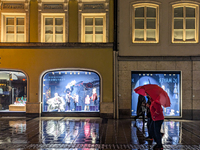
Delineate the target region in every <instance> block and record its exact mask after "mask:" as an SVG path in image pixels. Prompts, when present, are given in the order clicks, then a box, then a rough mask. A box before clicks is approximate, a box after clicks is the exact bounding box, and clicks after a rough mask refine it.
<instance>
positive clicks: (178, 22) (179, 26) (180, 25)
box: [174, 19, 183, 29]
mask: <svg viewBox="0 0 200 150" xmlns="http://www.w3.org/2000/svg"><path fill="white" fill-rule="evenodd" d="M174 29H183V19H174Z"/></svg>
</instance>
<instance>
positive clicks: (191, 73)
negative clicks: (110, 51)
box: [115, 0, 200, 119]
mask: <svg viewBox="0 0 200 150" xmlns="http://www.w3.org/2000/svg"><path fill="white" fill-rule="evenodd" d="M199 4H200V1H198V0H197V1H177V0H167V1H162V0H154V1H146V0H140V1H138V0H126V1H122V0H119V1H118V12H119V13H118V31H119V34H118V42H119V46H118V49H119V51H118V55H117V58H116V61H117V63H118V65H117V66H116V76H117V77H118V79H117V80H116V83H117V88H118V89H117V91H118V93H117V95H118V96H117V100H116V105H115V107H116V108H117V110H118V114H117V115H118V117H119V118H130V117H132V116H134V115H136V108H137V95H136V93H134V91H133V89H134V88H136V87H137V86H140V85H144V84H149V83H151V84H158V85H159V86H161V87H162V88H164V89H165V90H166V92H167V93H168V94H169V96H170V99H171V107H169V108H165V109H164V114H165V117H166V118H182V119H200V117H199V115H198V114H199V111H200V108H199V104H200V95H199V90H200V84H199V83H200V82H199V79H200V76H199V71H200V67H199V66H200V57H199V55H200V51H199V47H200V42H199Z"/></svg>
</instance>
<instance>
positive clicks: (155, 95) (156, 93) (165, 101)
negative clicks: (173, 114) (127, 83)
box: [134, 84, 171, 107]
mask: <svg viewBox="0 0 200 150" xmlns="http://www.w3.org/2000/svg"><path fill="white" fill-rule="evenodd" d="M134 91H135V92H136V93H138V94H140V95H143V96H146V93H147V94H149V96H151V98H152V99H153V100H154V101H157V102H159V103H160V104H161V105H162V106H164V107H170V104H171V103H170V99H169V96H168V94H167V92H165V91H164V90H163V89H162V88H161V87H160V86H158V85H156V84H146V85H143V86H139V87H137V88H135V89H134Z"/></svg>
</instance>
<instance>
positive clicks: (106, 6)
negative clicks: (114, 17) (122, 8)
mask: <svg viewBox="0 0 200 150" xmlns="http://www.w3.org/2000/svg"><path fill="white" fill-rule="evenodd" d="M104 5H105V11H109V3H104Z"/></svg>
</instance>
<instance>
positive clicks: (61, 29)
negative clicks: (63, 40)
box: [55, 27, 63, 34]
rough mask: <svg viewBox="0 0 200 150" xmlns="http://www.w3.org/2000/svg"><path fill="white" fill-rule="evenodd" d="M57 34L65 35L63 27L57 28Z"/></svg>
mask: <svg viewBox="0 0 200 150" xmlns="http://www.w3.org/2000/svg"><path fill="white" fill-rule="evenodd" d="M55 32H56V33H57V34H63V27H56V28H55Z"/></svg>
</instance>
